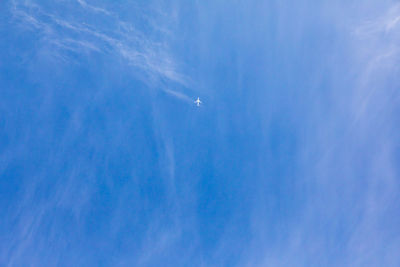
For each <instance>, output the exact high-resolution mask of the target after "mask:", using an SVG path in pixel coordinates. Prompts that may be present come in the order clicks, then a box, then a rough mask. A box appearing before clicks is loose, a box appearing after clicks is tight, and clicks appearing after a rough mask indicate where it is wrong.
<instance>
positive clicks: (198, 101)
mask: <svg viewBox="0 0 400 267" xmlns="http://www.w3.org/2000/svg"><path fill="white" fill-rule="evenodd" d="M194 103H196V105H197V106H198V107H200V104H201V100H200V98H197V100H196V101H194Z"/></svg>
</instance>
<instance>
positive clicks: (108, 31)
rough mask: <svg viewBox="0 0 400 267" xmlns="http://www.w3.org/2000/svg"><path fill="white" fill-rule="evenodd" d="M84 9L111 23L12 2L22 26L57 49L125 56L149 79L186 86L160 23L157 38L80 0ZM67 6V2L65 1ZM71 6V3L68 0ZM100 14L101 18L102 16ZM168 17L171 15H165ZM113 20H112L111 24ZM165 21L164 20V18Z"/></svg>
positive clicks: (58, 50) (129, 63)
mask: <svg viewBox="0 0 400 267" xmlns="http://www.w3.org/2000/svg"><path fill="white" fill-rule="evenodd" d="M78 3H79V5H80V7H81V8H83V9H86V10H87V11H88V12H93V13H95V15H96V16H98V18H97V19H99V20H101V19H102V17H103V18H104V19H106V20H107V23H108V24H109V25H107V26H105V27H99V26H98V25H94V24H91V23H87V22H85V20H84V18H80V17H79V16H78V17H75V18H74V19H71V18H69V19H66V18H65V16H62V15H60V14H58V13H57V12H56V11H54V10H52V9H50V8H45V7H42V6H40V4H39V3H37V2H36V1H33V0H31V1H19V0H14V1H13V2H12V9H11V10H12V12H13V14H14V16H15V17H16V18H18V19H19V20H20V21H21V25H22V26H23V27H33V28H34V29H35V30H38V31H40V32H41V33H42V35H43V39H42V41H43V42H45V43H46V42H47V43H52V44H56V46H57V47H58V49H57V51H53V52H52V53H62V52H63V51H65V50H68V51H73V52H75V53H79V52H82V53H85V52H88V51H89V52H90V51H93V52H97V53H99V52H102V53H108V54H113V53H115V54H116V55H117V56H120V57H122V58H123V59H124V60H125V61H126V62H127V64H128V65H130V66H132V67H134V68H137V69H139V70H141V71H143V72H144V73H146V74H147V75H148V77H147V78H148V79H153V80H154V79H155V80H157V79H160V78H161V79H168V80H170V81H172V82H175V83H178V84H180V85H184V86H187V78H186V77H185V75H183V74H182V73H181V72H180V71H179V64H178V63H177V62H176V60H175V59H174V58H173V56H172V55H171V53H170V52H169V48H168V45H167V41H166V40H164V37H163V34H164V33H163V32H169V31H168V30H167V29H165V30H160V29H163V27H162V26H158V28H157V29H155V31H156V32H155V35H156V36H157V37H156V38H152V37H150V36H149V35H147V34H144V33H143V32H141V31H140V30H138V29H137V27H135V25H134V24H133V23H130V22H128V21H124V20H122V19H120V18H119V17H118V15H116V14H114V13H113V12H111V11H108V10H106V9H104V8H100V7H95V6H92V5H89V4H88V3H87V2H85V1H83V0H79V1H78ZM65 5H68V4H67V3H65ZM69 5H71V3H69ZM99 16H100V17H99ZM163 19H164V20H165V19H168V18H163ZM147 20H148V21H151V25H153V26H154V25H159V24H160V23H159V22H157V18H147ZM110 22H111V23H110ZM164 23H165V21H164Z"/></svg>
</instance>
